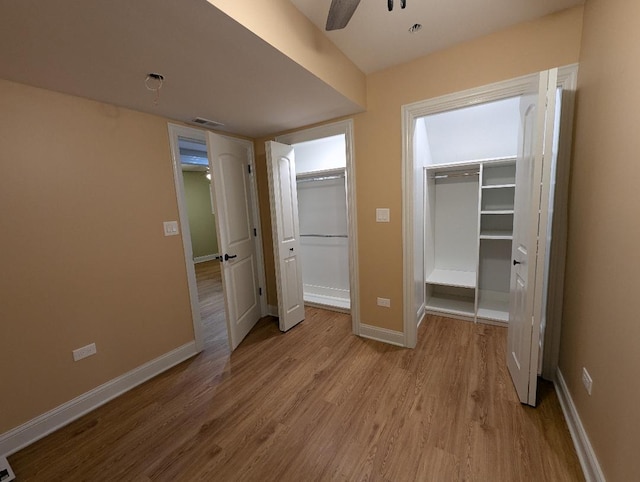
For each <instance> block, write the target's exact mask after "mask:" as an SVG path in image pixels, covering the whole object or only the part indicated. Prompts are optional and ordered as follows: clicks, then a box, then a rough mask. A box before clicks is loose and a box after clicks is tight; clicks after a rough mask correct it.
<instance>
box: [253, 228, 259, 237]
mask: <svg viewBox="0 0 640 482" xmlns="http://www.w3.org/2000/svg"><path fill="white" fill-rule="evenodd" d="M253 235H254V236H258V230H257V229H256V228H253Z"/></svg>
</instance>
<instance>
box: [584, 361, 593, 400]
mask: <svg viewBox="0 0 640 482" xmlns="http://www.w3.org/2000/svg"><path fill="white" fill-rule="evenodd" d="M582 384H583V385H584V388H585V390H586V391H587V393H588V394H589V395H591V387H592V386H593V380H592V379H591V375H589V372H588V371H587V369H586V368H585V367H582Z"/></svg>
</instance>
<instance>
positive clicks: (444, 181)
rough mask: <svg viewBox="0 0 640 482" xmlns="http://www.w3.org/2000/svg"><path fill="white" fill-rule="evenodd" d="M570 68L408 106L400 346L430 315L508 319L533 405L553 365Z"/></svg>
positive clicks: (517, 366) (525, 396)
mask: <svg viewBox="0 0 640 482" xmlns="http://www.w3.org/2000/svg"><path fill="white" fill-rule="evenodd" d="M576 78H577V66H575V65H574V66H567V67H562V68H558V69H551V70H548V71H542V72H539V73H536V74H531V75H528V76H524V77H519V78H516V79H512V80H508V81H504V82H499V83H496V84H491V85H487V86H483V87H479V88H476V89H470V90H468V91H464V92H459V93H456V94H450V95H446V96H442V97H439V98H435V99H431V100H425V101H421V102H416V103H415V104H411V105H407V106H403V135H404V141H405V142H404V143H403V161H404V171H403V188H404V194H403V197H404V204H403V223H404V228H405V239H404V241H403V246H404V269H405V280H404V301H405V303H404V310H405V311H404V314H405V316H404V333H405V344H406V346H410V347H411V346H415V343H416V341H417V327H418V325H419V324H420V322H421V321H422V320H423V319H424V317H425V315H426V314H434V315H441V316H449V317H453V318H461V319H465V320H469V321H472V322H481V323H488V324H496V325H501V326H504V327H506V328H507V329H508V330H507V335H508V336H507V350H506V358H507V365H508V367H509V371H510V373H511V376H512V379H513V381H514V385H515V387H516V391H517V392H518V397H519V398H520V400H521V401H522V402H523V403H528V404H530V405H535V403H536V383H537V382H536V379H537V376H539V375H541V374H542V375H544V376H545V377H546V378H551V379H552V378H553V377H554V375H555V369H556V367H557V359H558V345H559V343H558V341H559V334H560V322H561V316H562V293H563V279H564V258H565V253H566V218H567V197H568V195H567V192H568V191H567V190H568V178H569V160H570V152H571V133H572V115H573V103H574V98H575V88H576ZM543 355H544V356H543Z"/></svg>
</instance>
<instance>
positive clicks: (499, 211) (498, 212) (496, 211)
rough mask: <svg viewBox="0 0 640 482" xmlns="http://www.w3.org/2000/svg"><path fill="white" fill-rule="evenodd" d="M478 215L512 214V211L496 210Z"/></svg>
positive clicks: (481, 212) (485, 211)
mask: <svg viewBox="0 0 640 482" xmlns="http://www.w3.org/2000/svg"><path fill="white" fill-rule="evenodd" d="M480 214H513V209H496V210H491V209H489V210H484V211H480Z"/></svg>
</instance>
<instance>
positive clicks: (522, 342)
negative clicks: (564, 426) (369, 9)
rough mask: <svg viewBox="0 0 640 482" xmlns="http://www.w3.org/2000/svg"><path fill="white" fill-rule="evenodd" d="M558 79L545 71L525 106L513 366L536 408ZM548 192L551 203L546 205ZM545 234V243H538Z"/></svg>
mask: <svg viewBox="0 0 640 482" xmlns="http://www.w3.org/2000/svg"><path fill="white" fill-rule="evenodd" d="M556 79H557V70H555V69H554V70H551V71H548V72H547V71H545V72H541V73H540V74H539V78H538V82H532V84H531V88H530V90H529V92H528V93H527V94H525V95H523V97H522V100H521V103H520V133H519V139H518V157H517V161H516V194H515V214H514V229H513V247H512V267H511V270H512V271H511V290H510V291H511V303H510V312H509V329H508V338H507V365H508V367H509V372H510V373H511V378H512V379H513V383H514V385H515V387H516V391H517V392H518V398H519V399H520V401H521V402H522V403H527V404H529V405H535V404H536V389H537V375H538V356H539V351H538V344H539V338H540V323H541V321H542V313H541V310H542V289H541V286H542V279H541V278H542V276H538V278H539V279H537V276H536V274H537V273H538V274H541V273H539V271H540V270H539V269H538V267H537V263H538V260H540V263H544V258H545V253H544V252H543V251H544V249H545V246H546V240H545V239H544V237H545V233H541V232H540V229H541V228H542V229H546V222H541V212H542V211H545V213H542V215H543V216H542V217H543V218H544V219H545V220H546V210H547V209H548V183H549V179H548V170H549V169H548V168H549V166H545V165H544V164H545V163H544V158H545V135H546V133H547V132H553V122H554V116H555V108H554V106H555V91H556V82H557V80H556ZM547 102H549V103H550V105H549V106H548V107H547ZM548 139H549V142H547V148H550V144H551V136H549V137H548ZM549 150H550V149H549ZM549 158H550V157H549V156H547V159H549ZM546 164H550V163H546ZM545 167H546V168H547V169H546V170H545ZM545 172H546V174H545ZM543 181H545V182H546V186H545V182H543ZM545 193H546V197H547V199H546V200H543V199H542V198H544V197H545ZM541 235H542V236H543V240H542V242H541V243H538V239H539V237H540V236H541ZM541 250H542V252H541ZM538 298H539V299H538Z"/></svg>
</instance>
